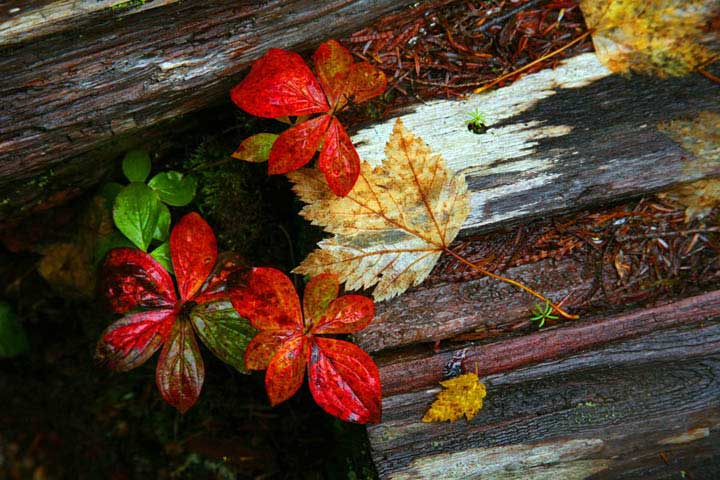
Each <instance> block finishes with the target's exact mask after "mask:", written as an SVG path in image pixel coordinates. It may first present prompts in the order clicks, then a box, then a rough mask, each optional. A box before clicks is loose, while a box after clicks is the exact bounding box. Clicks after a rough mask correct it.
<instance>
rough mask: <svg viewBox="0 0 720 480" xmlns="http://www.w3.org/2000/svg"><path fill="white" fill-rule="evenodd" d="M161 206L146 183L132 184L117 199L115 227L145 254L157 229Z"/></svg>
mask: <svg viewBox="0 0 720 480" xmlns="http://www.w3.org/2000/svg"><path fill="white" fill-rule="evenodd" d="M161 205H162V204H161V203H160V200H159V199H158V196H157V194H156V193H155V192H154V191H153V190H152V189H151V188H150V187H148V186H147V185H145V184H144V183H137V182H135V183H131V184H130V185H128V186H127V187H125V188H124V189H123V190H122V192H120V193H119V194H118V196H117V198H115V205H114V206H113V220H114V221H115V225H116V226H117V227H118V229H119V230H120V231H121V232H122V233H123V234H124V235H125V236H126V237H127V238H129V239H130V241H131V242H133V243H134V244H135V245H136V246H137V247H138V248H139V249H141V250H142V251H143V252H147V248H148V245H150V242H151V241H152V238H153V234H154V233H155V229H156V228H157V224H158V219H159V217H160V210H161V209H162V207H161Z"/></svg>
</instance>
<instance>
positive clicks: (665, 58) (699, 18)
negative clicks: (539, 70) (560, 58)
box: [580, 0, 718, 77]
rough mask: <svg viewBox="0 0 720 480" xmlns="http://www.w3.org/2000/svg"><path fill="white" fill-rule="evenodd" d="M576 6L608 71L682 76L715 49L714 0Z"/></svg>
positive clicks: (592, 0)
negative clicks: (591, 31) (590, 31)
mask: <svg viewBox="0 0 720 480" xmlns="http://www.w3.org/2000/svg"><path fill="white" fill-rule="evenodd" d="M580 8H581V9H582V11H583V15H584V16H585V20H586V21H587V24H588V27H589V28H591V29H593V30H594V33H593V43H594V44H595V51H596V52H597V55H598V57H599V58H600V60H601V61H602V62H603V63H604V64H605V65H606V66H607V67H608V68H609V69H610V70H612V71H613V72H618V73H620V72H630V71H634V72H639V73H647V74H652V75H658V76H660V77H666V76H668V75H671V76H680V75H687V74H688V73H690V72H692V71H693V70H695V68H697V67H699V66H702V65H704V64H705V63H707V62H709V61H710V60H711V59H712V58H713V57H714V56H716V55H717V54H718V51H717V45H718V36H717V31H715V30H716V29H715V28H713V26H712V23H713V19H714V18H715V16H716V15H717V14H718V10H717V0H653V1H647V0H601V1H599V0H581V2H580ZM713 50H715V51H713Z"/></svg>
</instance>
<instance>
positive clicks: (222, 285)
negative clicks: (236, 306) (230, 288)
mask: <svg viewBox="0 0 720 480" xmlns="http://www.w3.org/2000/svg"><path fill="white" fill-rule="evenodd" d="M246 269H247V265H246V263H245V260H244V259H243V258H242V257H241V256H240V255H238V254H236V253H232V252H223V253H221V254H220V255H218V258H217V261H216V262H215V266H214V267H213V271H212V273H210V276H209V277H208V279H207V281H206V282H205V284H204V285H203V286H202V287H201V288H200V292H199V293H198V294H197V295H196V296H195V298H194V299H193V300H194V301H195V303H198V304H202V303H208V302H213V301H215V300H223V299H227V296H228V295H227V293H226V290H227V281H228V277H229V276H230V275H232V274H233V273H235V272H239V271H242V270H246Z"/></svg>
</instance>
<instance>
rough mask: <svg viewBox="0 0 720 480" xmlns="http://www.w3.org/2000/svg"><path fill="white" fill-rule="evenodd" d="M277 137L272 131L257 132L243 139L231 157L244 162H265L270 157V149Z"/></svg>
mask: <svg viewBox="0 0 720 480" xmlns="http://www.w3.org/2000/svg"><path fill="white" fill-rule="evenodd" d="M277 138H278V135H275V134H274V133H258V134H256V135H253V136H252V137H248V138H246V139H245V140H243V142H242V143H241V144H240V146H239V147H238V148H237V150H235V152H234V153H233V154H232V157H233V158H237V159H238V160H245V161H246V162H267V160H268V158H270V149H271V148H272V146H273V144H274V143H275V140H277Z"/></svg>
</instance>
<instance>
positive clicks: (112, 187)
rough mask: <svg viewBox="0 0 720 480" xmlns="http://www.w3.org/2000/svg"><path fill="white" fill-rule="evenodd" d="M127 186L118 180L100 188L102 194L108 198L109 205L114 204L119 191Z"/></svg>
mask: <svg viewBox="0 0 720 480" xmlns="http://www.w3.org/2000/svg"><path fill="white" fill-rule="evenodd" d="M123 188H125V187H123V186H122V185H120V184H119V183H117V182H108V183H106V184H105V185H103V186H102V187H101V188H100V192H99V193H100V196H101V197H103V198H104V199H105V200H107V202H108V205H112V203H113V202H114V201H115V198H116V197H117V196H118V193H120V191H122V189H123Z"/></svg>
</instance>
